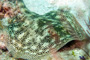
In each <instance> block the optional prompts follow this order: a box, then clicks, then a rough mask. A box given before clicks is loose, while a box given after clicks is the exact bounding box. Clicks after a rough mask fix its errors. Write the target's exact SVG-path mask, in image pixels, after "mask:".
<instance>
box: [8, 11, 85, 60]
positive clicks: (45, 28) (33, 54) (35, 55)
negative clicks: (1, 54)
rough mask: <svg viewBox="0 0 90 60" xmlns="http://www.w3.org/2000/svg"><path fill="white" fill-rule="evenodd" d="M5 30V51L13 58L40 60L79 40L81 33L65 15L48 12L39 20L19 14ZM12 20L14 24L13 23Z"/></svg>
mask: <svg viewBox="0 0 90 60" xmlns="http://www.w3.org/2000/svg"><path fill="white" fill-rule="evenodd" d="M22 15H24V17H21V18H20V16H16V17H15V18H12V23H10V24H9V26H8V31H9V35H10V40H9V41H8V45H7V47H8V50H9V52H10V53H11V54H12V56H13V57H15V58H23V59H28V60H41V58H43V57H45V56H47V55H49V51H50V48H55V49H56V50H58V49H60V48H61V47H63V46H64V45H65V44H66V43H68V42H70V41H71V40H77V39H78V40H83V39H84V38H85V33H84V32H83V30H82V29H81V27H80V26H79V24H78V23H77V22H76V20H75V18H74V16H73V15H72V14H71V13H70V12H69V11H64V10H58V11H57V12H56V11H51V12H49V13H47V14H45V15H43V16H40V15H38V14H36V13H33V12H29V13H27V12H23V13H22ZM14 20H16V21H14Z"/></svg>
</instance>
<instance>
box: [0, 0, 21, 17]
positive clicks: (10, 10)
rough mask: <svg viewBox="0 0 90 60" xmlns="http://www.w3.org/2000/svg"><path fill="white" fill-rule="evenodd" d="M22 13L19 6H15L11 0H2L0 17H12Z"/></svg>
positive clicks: (0, 2)
mask: <svg viewBox="0 0 90 60" xmlns="http://www.w3.org/2000/svg"><path fill="white" fill-rule="evenodd" d="M18 13H20V9H19V7H18V6H17V5H16V6H14V5H13V4H12V3H11V2H10V1H8V0H7V1H0V18H1V19H2V18H6V17H8V18H11V17H14V16H16V15H17V14H18Z"/></svg>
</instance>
